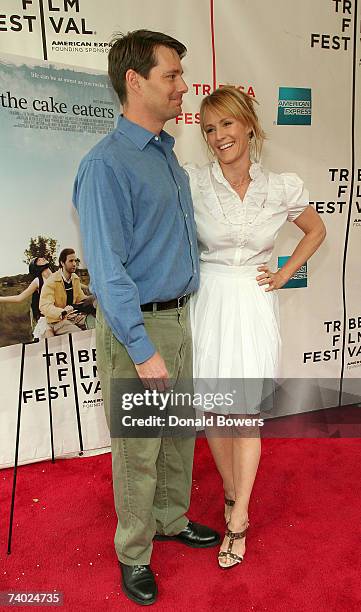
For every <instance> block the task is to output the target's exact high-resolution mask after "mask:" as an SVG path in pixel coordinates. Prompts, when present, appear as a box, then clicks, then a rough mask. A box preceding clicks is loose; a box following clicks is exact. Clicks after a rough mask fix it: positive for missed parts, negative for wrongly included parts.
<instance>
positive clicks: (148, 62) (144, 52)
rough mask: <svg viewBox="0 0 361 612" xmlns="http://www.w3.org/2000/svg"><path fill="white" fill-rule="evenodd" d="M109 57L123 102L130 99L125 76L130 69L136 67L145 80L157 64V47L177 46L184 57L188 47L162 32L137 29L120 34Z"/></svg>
mask: <svg viewBox="0 0 361 612" xmlns="http://www.w3.org/2000/svg"><path fill="white" fill-rule="evenodd" d="M111 44H112V47H111V49H110V51H109V56H108V74H109V77H110V80H111V82H112V85H113V87H114V89H115V91H116V92H117V94H118V97H119V100H120V103H121V104H125V103H126V101H127V89H126V82H125V75H126V73H127V70H130V69H132V70H135V72H137V73H138V74H140V75H141V76H142V77H144V78H145V79H147V78H148V76H149V73H150V71H151V69H152V68H154V66H156V65H157V58H156V49H157V47H160V46H163V47H168V48H169V49H174V51H176V52H177V53H178V55H179V57H180V59H182V58H183V57H184V56H185V54H186V53H187V48H186V47H185V46H184V45H183V44H182V43H181V42H179V41H178V40H176V39H175V38H172V37H171V36H168V35H167V34H163V33H162V32H151V31H150V30H135V31H134V32H128V34H117V35H116V36H115V37H114V38H113V40H112V41H111Z"/></svg>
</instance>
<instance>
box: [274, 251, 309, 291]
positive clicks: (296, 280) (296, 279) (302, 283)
mask: <svg viewBox="0 0 361 612" xmlns="http://www.w3.org/2000/svg"><path fill="white" fill-rule="evenodd" d="M289 258H290V256H289V255H287V256H284V257H279V258H278V267H279V268H282V266H284V265H285V263H286V261H288V260H289ZM298 287H307V262H306V263H305V264H304V265H303V266H301V268H300V269H299V270H297V272H295V273H294V275H293V276H291V278H290V280H289V281H288V282H287V283H286V284H285V285H283V287H281V289H295V288H298Z"/></svg>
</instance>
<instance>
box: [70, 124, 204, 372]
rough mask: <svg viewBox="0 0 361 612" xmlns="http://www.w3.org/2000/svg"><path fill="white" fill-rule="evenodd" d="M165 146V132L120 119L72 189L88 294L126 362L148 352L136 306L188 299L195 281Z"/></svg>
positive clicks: (186, 197) (176, 177) (188, 215)
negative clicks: (120, 346) (95, 301)
mask: <svg viewBox="0 0 361 612" xmlns="http://www.w3.org/2000/svg"><path fill="white" fill-rule="evenodd" d="M173 146H174V138H172V137H171V136H170V135H169V134H167V133H166V132H164V131H162V132H161V133H160V134H159V136H158V135H156V134H154V133H152V132H149V131H148V130H145V129H144V128H142V127H140V126H139V125H137V124H135V123H132V122H131V121H129V120H128V119H126V118H125V117H122V116H121V117H119V120H118V125H117V128H116V129H115V130H114V131H113V132H111V133H110V134H109V135H108V136H106V137H105V138H103V139H102V140H101V141H100V142H99V143H98V144H97V145H96V146H95V147H94V148H93V149H92V150H91V151H90V152H89V153H88V154H87V155H86V156H85V157H84V159H83V160H82V162H81V164H80V167H79V171H78V175H77V177H76V180H75V185H74V194H73V202H74V205H75V207H76V209H77V211H78V213H79V218H80V230H81V235H82V241H83V248H84V255H85V260H86V264H87V266H88V270H89V274H90V277H91V286H92V290H93V292H94V293H95V295H96V297H97V299H98V301H99V304H100V306H101V309H102V311H103V313H104V317H105V319H106V321H107V323H108V324H109V326H110V327H111V329H112V331H113V333H114V335H115V336H116V337H117V338H118V340H119V341H120V342H121V343H122V344H124V346H125V347H126V349H127V351H128V353H129V355H130V357H131V359H132V360H133V361H134V363H142V362H143V361H145V360H146V359H149V357H151V356H152V355H153V354H154V352H155V347H154V345H153V344H152V342H151V341H150V339H149V337H148V335H147V333H146V331H145V328H144V320H143V316H142V312H141V309H140V305H141V304H146V303H148V302H166V301H168V300H171V299H174V298H177V297H180V296H182V295H185V294H188V293H191V292H193V291H195V290H196V289H197V288H198V283H199V280H198V279H199V263H198V251H197V238H196V228H195V222H194V215H193V206H192V199H191V194H190V188H189V180H188V176H187V174H186V172H185V171H184V170H183V169H182V168H181V167H180V166H179V164H178V161H177V158H176V156H175V154H174V152H173Z"/></svg>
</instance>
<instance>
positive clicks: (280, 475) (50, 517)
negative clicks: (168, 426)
mask: <svg viewBox="0 0 361 612" xmlns="http://www.w3.org/2000/svg"><path fill="white" fill-rule="evenodd" d="M360 464H361V445H360V442H359V440H352V439H328V440H326V439H323V440H264V441H263V456H262V461H261V465H260V470H259V473H258V477H257V481H256V484H255V489H254V495H253V499H252V503H251V508H250V521H251V529H250V530H249V535H248V537H247V553H246V557H245V560H244V562H243V564H242V566H241V567H238V568H236V569H233V570H230V571H223V572H222V570H219V569H218V567H217V564H216V549H208V550H192V549H189V548H187V547H184V546H182V545H180V544H177V543H162V542H157V543H156V544H155V546H154V553H153V559H152V567H153V569H154V571H155V572H156V574H157V575H158V584H159V600H158V602H157V603H156V604H155V605H154V606H153V608H152V609H155V610H162V612H163V611H170V612H174V611H178V610H179V611H184V610H186V609H190V608H193V609H194V610H196V611H201V610H212V611H218V610H219V611H221V610H222V611H223V610H228V611H235V610H242V611H244V612H248V611H249V612H251V611H256V612H257V611H259V612H261V611H269V612H281V611H282V612H283V611H284V612H294V611H298V610H302V611H303V612H308V611H314V612H316V611H317V612H320V611H326V610H327V611H329V610H332V612H338V611H340V612H352V611H354V610H355V611H356V610H358V611H359V610H360V609H361V593H360V591H361V587H360V582H361V581H360V576H361V571H360V570H361V567H360V566H361V562H360V551H359V545H360V541H361V540H360V536H361V521H360V518H361V517H360V514H361V513H360V510H361V505H360V494H359V491H360V485H359V466H360ZM11 480H12V470H3V471H2V473H1V479H0V507H1V527H0V590H2V591H3V590H9V589H17V590H22V591H37V590H38V591H42V592H44V590H47V591H52V590H54V589H57V590H58V591H62V592H63V593H64V606H63V607H62V608H60V609H62V610H66V611H67V612H68V611H69V612H70V611H71V612H74V611H76V612H78V611H81V612H82V611H85V610H87V611H88V610H89V611H94V612H102V611H109V610H137V609H138V610H139V609H140V607H139V606H137V605H135V604H132V603H131V602H129V601H128V600H127V599H126V598H125V597H124V596H123V594H122V593H121V591H120V587H119V570H118V567H117V563H116V557H115V552H114V549H113V542H112V540H113V532H114V529H115V514H114V510H113V501H112V489H111V479H110V456H109V455H101V456H97V457H92V458H87V459H71V460H65V461H57V462H56V463H55V465H52V464H51V463H48V462H47V463H38V464H34V465H29V466H24V467H21V468H20V469H19V473H18V491H17V498H16V507H15V521H14V535H13V552H12V554H11V555H10V556H7V555H6V545H7V526H8V509H9V506H10V495H11ZM34 499H37V500H39V501H33V500H34ZM222 512H223V508H222V491H221V484H220V480H219V477H218V475H217V473H216V470H215V467H214V464H213V461H212V459H211V457H210V454H209V450H208V447H207V444H206V442H205V440H202V439H200V440H198V442H197V449H196V456H195V469H194V483H193V496H192V506H191V510H190V512H189V516H190V517H191V518H192V519H193V520H196V521H199V522H205V523H207V524H209V525H211V526H213V527H216V528H217V529H219V530H223V520H222ZM2 609H5V608H2ZM17 609H18V610H28V609H29V608H25V607H19V608H17ZM33 609H34V608H33ZM35 609H40V608H38V607H36V608H35ZM45 609H46V608H45ZM53 609H55V608H53Z"/></svg>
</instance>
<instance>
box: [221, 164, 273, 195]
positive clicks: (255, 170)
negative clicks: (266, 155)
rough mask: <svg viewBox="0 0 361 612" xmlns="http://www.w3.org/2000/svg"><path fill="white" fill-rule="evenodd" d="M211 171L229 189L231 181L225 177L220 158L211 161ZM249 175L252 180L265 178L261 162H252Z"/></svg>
mask: <svg viewBox="0 0 361 612" xmlns="http://www.w3.org/2000/svg"><path fill="white" fill-rule="evenodd" d="M211 172H212V174H213V176H214V178H215V179H216V180H217V181H218V182H219V183H222V185H225V187H227V188H228V189H229V188H230V187H231V185H230V184H229V182H228V181H227V179H226V178H225V177H224V175H223V172H222V169H221V166H220V163H219V161H218V159H215V160H214V161H213V162H212V163H211ZM249 175H250V177H251V180H252V181H256V180H257V179H260V178H263V177H264V174H263V170H262V166H261V164H260V163H259V162H252V163H251V166H250V169H249Z"/></svg>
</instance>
